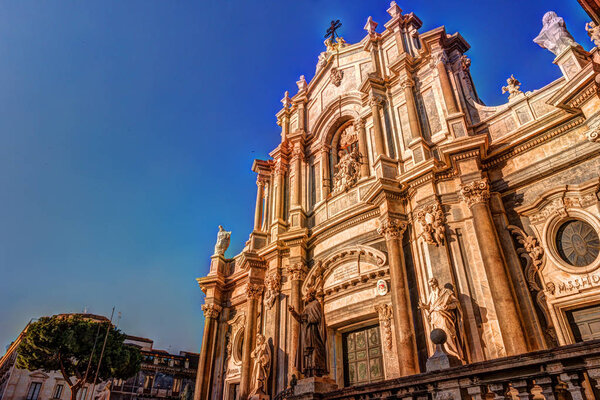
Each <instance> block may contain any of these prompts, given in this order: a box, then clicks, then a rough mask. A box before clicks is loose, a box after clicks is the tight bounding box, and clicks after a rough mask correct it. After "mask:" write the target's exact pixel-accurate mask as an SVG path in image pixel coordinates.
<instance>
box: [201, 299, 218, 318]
mask: <svg viewBox="0 0 600 400" xmlns="http://www.w3.org/2000/svg"><path fill="white" fill-rule="evenodd" d="M221 310H222V308H221V306H219V305H217V304H212V303H211V304H202V312H203V313H204V317H205V318H214V319H216V318H218V317H219V313H220V312H221Z"/></svg>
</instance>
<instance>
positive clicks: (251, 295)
mask: <svg viewBox="0 0 600 400" xmlns="http://www.w3.org/2000/svg"><path fill="white" fill-rule="evenodd" d="M263 290H264V287H263V286H260V285H256V284H253V283H251V284H249V285H248V286H247V287H246V297H247V298H248V300H258V299H260V296H262V294H263Z"/></svg>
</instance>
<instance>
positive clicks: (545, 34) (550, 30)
mask: <svg viewBox="0 0 600 400" xmlns="http://www.w3.org/2000/svg"><path fill="white" fill-rule="evenodd" d="M542 24H543V27H542V30H541V31H540V34H539V35H538V36H537V37H536V38H535V39H533V41H534V42H535V43H537V44H539V45H540V46H541V47H543V48H544V49H547V50H550V51H551V52H552V53H554V55H555V56H559V55H560V54H561V53H562V52H563V51H565V50H566V49H568V48H570V47H581V46H580V45H579V44H577V42H575V39H573V36H571V34H570V33H569V31H568V30H567V25H566V24H565V20H564V19H563V18H561V17H559V16H558V15H556V13H555V12H554V11H548V12H547V13H546V14H544V17H543V19H542Z"/></svg>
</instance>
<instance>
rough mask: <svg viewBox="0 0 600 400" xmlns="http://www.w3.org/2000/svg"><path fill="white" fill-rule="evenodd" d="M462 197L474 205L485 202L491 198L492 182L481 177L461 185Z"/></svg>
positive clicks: (470, 205) (470, 204)
mask: <svg viewBox="0 0 600 400" xmlns="http://www.w3.org/2000/svg"><path fill="white" fill-rule="evenodd" d="M460 198H461V199H462V200H463V201H464V202H465V203H467V206H469V207H472V206H473V205H475V204H479V203H485V202H486V201H488V200H489V198H490V184H489V182H488V180H487V179H481V180H478V181H473V182H471V183H466V184H464V185H460Z"/></svg>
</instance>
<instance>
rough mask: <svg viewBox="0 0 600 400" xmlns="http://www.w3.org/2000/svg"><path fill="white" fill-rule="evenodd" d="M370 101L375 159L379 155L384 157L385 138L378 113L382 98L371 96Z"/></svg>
mask: <svg viewBox="0 0 600 400" xmlns="http://www.w3.org/2000/svg"><path fill="white" fill-rule="evenodd" d="M369 101H370V103H369V104H370V105H371V114H372V115H373V133H374V134H375V158H377V157H378V156H379V155H382V156H385V155H386V153H385V138H384V135H383V128H382V124H381V117H380V115H379V111H380V109H381V107H382V106H383V102H384V100H383V98H381V96H378V95H375V94H374V95H372V96H371V99H370V100H369Z"/></svg>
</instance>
